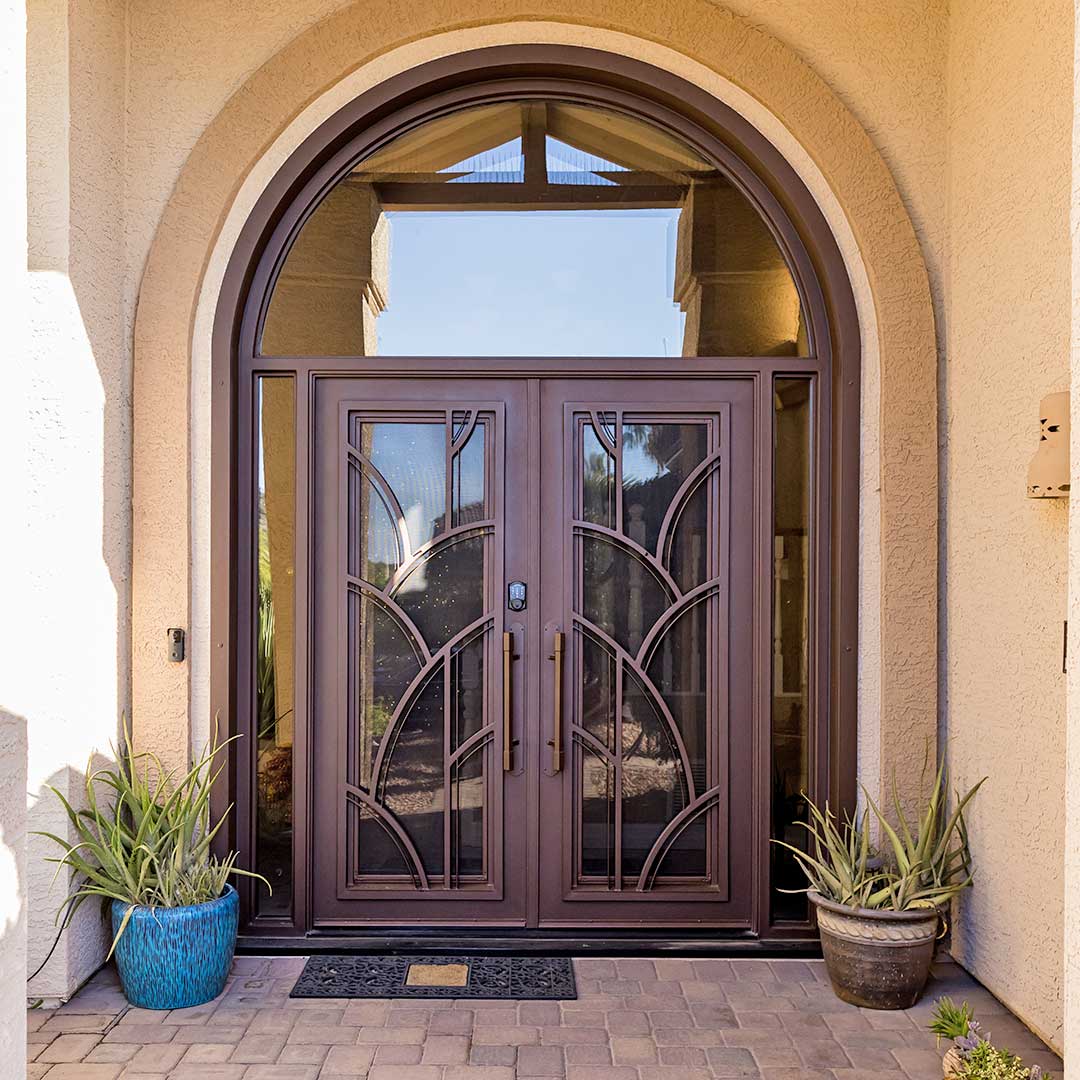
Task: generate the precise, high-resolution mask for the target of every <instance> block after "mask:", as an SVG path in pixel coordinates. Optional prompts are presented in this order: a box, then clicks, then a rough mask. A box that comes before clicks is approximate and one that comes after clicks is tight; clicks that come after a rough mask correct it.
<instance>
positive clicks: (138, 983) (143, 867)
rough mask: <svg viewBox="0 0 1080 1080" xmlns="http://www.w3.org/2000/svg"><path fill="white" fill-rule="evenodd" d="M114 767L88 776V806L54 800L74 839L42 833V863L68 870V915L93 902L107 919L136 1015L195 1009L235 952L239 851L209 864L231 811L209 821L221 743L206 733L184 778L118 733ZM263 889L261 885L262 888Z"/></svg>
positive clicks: (216, 986) (220, 983) (215, 987)
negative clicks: (52, 846)
mask: <svg viewBox="0 0 1080 1080" xmlns="http://www.w3.org/2000/svg"><path fill="white" fill-rule="evenodd" d="M124 734H125V739H124V743H123V747H122V749H121V751H120V752H118V753H117V752H115V751H114V756H115V757H116V764H115V765H110V766H108V767H106V768H102V769H91V770H88V772H87V777H86V808H85V809H81V810H76V809H75V808H74V807H73V806H72V805H71V803H70V802H69V801H68V800H67V799H66V798H65V797H64V795H63V794H62V793H61V792H59V791H57V790H56V788H53V789H52V791H53V793H54V794H55V795H56V797H57V798H58V799H60V801H61V802H62V803H63V805H64V810H65V811H66V812H67V815H68V819H69V821H70V823H71V829H72V832H73V833H74V836H75V842H74V843H70V842H68V841H67V840H64V839H62V838H61V837H59V836H55V835H54V834H52V833H43V834H41V835H43V836H47V837H48V838H49V839H50V840H53V841H55V842H56V843H57V844H59V845H60V846H61V847H62V848H63V854H62V855H60V856H58V857H57V858H54V859H50V860H49V861H50V862H55V863H57V864H59V865H58V867H57V873H58V874H59V873H60V872H61V870H63V869H64V868H65V867H66V868H68V869H70V870H71V871H73V873H74V878H73V888H72V892H71V894H70V896H69V897H68V905H69V906H70V912H69V918H70V915H71V914H73V913H74V912H75V910H76V909H77V908H78V907H79V906H80V905H81V904H82V903H84V902H85V901H86V900H89V899H91V898H93V897H97V898H100V899H101V901H102V903H103V905H104V906H105V908H106V913H107V914H108V915H110V916H111V924H112V933H113V940H112V947H111V948H110V950H109V956H110V957H112V956H113V955H115V957H116V966H117V969H118V970H119V973H120V981H121V983H122V985H123V987H124V995H125V996H126V997H127V999H128V1001H129V1002H131V1004H132V1005H136V1006H139V1007H140V1008H144V1009H180V1008H187V1007H189V1006H192V1005H201V1004H203V1003H204V1002H206V1001H210V1000H211V999H212V998H215V997H217V995H218V994H220V993H221V991H222V990H223V989H224V988H225V981H226V979H227V978H228V975H229V969H230V967H231V965H232V958H233V951H234V949H235V946H236V930H237V922H238V915H239V897H238V896H237V894H236V890H235V889H234V888H233V887H232V885H230V884H229V878H230V877H232V876H233V875H244V876H246V877H253V878H258V879H259V880H261V881H263V882H264V883H265V878H262V877H261V875H258V874H252V873H250V872H249V871H247V870H241V869H240V868H239V867H238V866H237V865H236V859H237V856H236V854H235V853H232V854H229V855H228V856H226V857H225V858H219V857H217V856H216V855H214V854H212V853H211V850H210V848H211V845H212V843H213V840H214V837H215V836H216V835H217V833H218V831H219V830H220V829H221V826H222V825H223V824H224V822H225V818H226V817H227V815H228V813H229V810H231V809H232V808H231V807H229V809H228V810H226V811H225V814H223V815H222V817H221V818H220V820H218V821H217V822H216V823H212V822H211V814H210V791H211V788H212V787H213V784H214V781H215V780H216V779H217V777H218V775H219V773H220V772H221V769H222V768H224V764H223V763H222V764H217V759H218V757H219V755H220V754H221V752H222V750H224V748H225V746H227V745H228V742H230V741H231V740H226V741H225V742H221V743H219V742H218V739H217V735H216V732H215V734H214V737H213V738H212V739H211V742H210V745H209V746H208V747H207V749H206V751H205V752H204V753H203V755H202V756H201V757H200V758H198V760H196V761H195V762H194V763H193V764H192V766H191V768H190V769H189V770H188V771H187V772H186V773H180V772H179V771H172V772H169V771H167V770H165V769H164V768H163V766H162V763H161V761H160V760H159V759H158V758H157V757H156V756H155V755H154V754H151V753H146V752H136V751H135V750H134V749H133V748H132V745H131V736H130V732H129V731H127V730H126V729H125V732H124ZM268 887H269V886H268Z"/></svg>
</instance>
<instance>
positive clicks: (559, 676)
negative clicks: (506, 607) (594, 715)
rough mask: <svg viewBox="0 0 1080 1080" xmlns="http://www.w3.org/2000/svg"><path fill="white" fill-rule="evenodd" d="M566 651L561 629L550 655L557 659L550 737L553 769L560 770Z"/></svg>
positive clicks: (557, 632) (549, 744)
mask: <svg viewBox="0 0 1080 1080" xmlns="http://www.w3.org/2000/svg"><path fill="white" fill-rule="evenodd" d="M565 651H566V635H565V634H564V633H563V632H562V631H561V630H556V631H555V651H554V652H553V653H552V654H551V655H550V656H549V657H548V659H549V660H554V661H555V676H554V678H555V681H554V683H553V685H552V690H553V698H554V707H553V709H552V717H551V721H552V729H551V730H552V735H553V736H554V737H553V738H551V739H548V746H550V747H551V771H552V772H553V773H557V772H560V771H561V770H562V766H563V751H562V683H563V670H562V669H563V654H564V653H565Z"/></svg>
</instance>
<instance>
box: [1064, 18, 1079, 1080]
mask: <svg viewBox="0 0 1080 1080" xmlns="http://www.w3.org/2000/svg"><path fill="white" fill-rule="evenodd" d="M1075 18H1076V22H1075V23H1074V27H1073V30H1074V33H1073V53H1072V55H1073V75H1072V92H1073V112H1072V184H1071V188H1070V193H1069V194H1070V210H1071V213H1070V220H1069V224H1070V234H1071V235H1070V240H1071V244H1070V253H1071V270H1072V273H1071V282H1070V284H1071V293H1070V300H1071V303H1070V306H1069V307H1070V315H1071V325H1070V350H1069V354H1070V360H1071V362H1070V378H1069V389H1070V391H1071V401H1072V448H1071V450H1072V455H1071V457H1072V461H1080V431H1078V430H1077V425H1078V424H1080V6H1077V10H1076V16H1075ZM1068 614H1069V653H1070V655H1071V656H1073V657H1076V656H1078V655H1080V652H1078V650H1080V504H1078V503H1077V501H1076V500H1070V507H1069V608H1068ZM1066 697H1067V709H1066V726H1067V732H1066V753H1065V759H1066V764H1065V778H1064V800H1065V850H1064V859H1063V861H1064V874H1065V948H1064V961H1065V964H1064V967H1065V972H1064V978H1065V986H1064V991H1065V992H1064V1014H1065V1015H1064V1031H1063V1039H1062V1043H1063V1048H1064V1051H1065V1053H1066V1054H1067V1055H1069V1059H1070V1062H1071V1063H1073V1064H1072V1069H1073V1070H1075V1068H1076V1066H1075V1062H1076V1061H1077V1058H1078V1048H1080V664H1077V663H1075V662H1073V663H1072V664H1070V665H1069V673H1068V677H1067V695H1066ZM1069 1075H1070V1077H1071V1076H1072V1075H1073V1073H1070V1074H1069Z"/></svg>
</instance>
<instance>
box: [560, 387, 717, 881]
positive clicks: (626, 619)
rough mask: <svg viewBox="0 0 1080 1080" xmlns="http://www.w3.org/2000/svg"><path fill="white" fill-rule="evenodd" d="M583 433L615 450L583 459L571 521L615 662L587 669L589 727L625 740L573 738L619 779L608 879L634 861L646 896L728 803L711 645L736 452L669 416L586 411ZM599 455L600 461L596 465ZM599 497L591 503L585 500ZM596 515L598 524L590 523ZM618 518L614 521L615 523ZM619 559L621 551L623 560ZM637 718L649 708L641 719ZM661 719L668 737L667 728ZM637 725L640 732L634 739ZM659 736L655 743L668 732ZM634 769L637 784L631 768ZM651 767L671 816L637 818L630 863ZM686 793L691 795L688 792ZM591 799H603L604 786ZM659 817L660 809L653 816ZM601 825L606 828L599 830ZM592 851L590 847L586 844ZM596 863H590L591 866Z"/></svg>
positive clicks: (579, 729)
mask: <svg viewBox="0 0 1080 1080" xmlns="http://www.w3.org/2000/svg"><path fill="white" fill-rule="evenodd" d="M577 430H578V431H579V432H582V433H585V432H591V435H595V443H593V442H591V440H590V442H589V443H587V445H590V446H593V447H595V446H596V444H597V443H598V444H599V447H601V448H602V450H591V451H590V454H591V455H592V456H588V455H587V456H586V457H585V459H584V467H585V469H586V472H585V473H583V474H582V478H583V479H582V481H581V483H582V485H583V486H582V488H581V494H580V496H579V499H578V503H577V513H576V514H575V518H574V520H573V521H572V522H571V523H570V530H571V532H572V534H573V536H574V538H575V545H574V550H575V551H576V553H577V556H576V558H577V571H576V573H577V575H578V576H577V578H576V580H575V586H574V596H575V603H574V612H573V623H574V626H575V628H576V630H577V631H578V633H579V634H580V635H582V639H583V640H588V641H589V642H591V643H592V644H593V645H594V646H596V647H597V648H599V649H600V650H601V653H602V655H604V656H606V657H607V658H608V661H607V662H608V663H609V664H610V668H605V667H603V666H602V667H601V668H600V669H599V672H600V674H599V675H597V672H596V671H592V672H588V671H586V670H585V668H584V667H582V668H581V669H580V670H582V674H583V677H589V678H593V679H595V684H594V685H592V686H591V688H590V690H589V693H590V694H591V695H592V697H593V700H594V705H593V706H592V708H593V713H592V715H593V717H594V718H593V720H592V721H590V726H592V727H593V728H596V724H597V719H596V717H597V716H601V717H607V720H602V721H600V722H601V723H602V724H603V723H606V724H607V725H608V727H609V729H610V727H611V726H612V725H613V726H614V732H613V734H609V736H608V741H607V743H606V744H605V742H604V741H603V739H602V738H601V737H600V732H599V731H596V730H594V731H590V730H587V728H586V726H585V725H586V720H585V718H584V716H583V715H580V714H579V715H576V716H575V717H574V721H573V725H572V730H571V734H572V740H573V742H574V743H575V744H576V745H577V746H579V747H580V750H579V753H584V752H586V751H587V752H588V754H590V755H592V756H594V757H595V759H596V762H597V764H598V765H599V764H600V763H602V764H603V767H604V768H606V769H608V770H610V777H609V780H607V781H605V785H606V790H607V791H608V792H609V794H608V795H607V798H608V799H609V800H611V806H612V809H611V810H610V811H609V813H608V815H607V824H606V826H605V825H603V824H602V819H603V815H602V811H600V810H596V811H595V812H594V813H595V814H600V815H601V817H600V819H597V818H596V817H595V816H594V817H593V818H592V819H590V820H591V825H590V827H591V828H592V829H593V830H594V832H595V830H596V829H597V828H606V830H607V836H608V839H607V840H606V841H604V843H606V844H607V845H608V846H609V848H610V849H611V851H612V852H613V856H612V857H613V859H614V871H613V872H612V871H610V870H609V874H608V878H609V884H608V887H609V888H612V889H615V890H620V889H622V888H623V868H624V866H625V867H626V869H627V871H628V873H629V878H628V882H627V884H628V886H629V883H630V882H633V885H632V886H629V887H632V888H633V889H634V891H636V892H645V891H649V890H651V889H652V888H653V887H654V886H655V885H656V883H657V880H658V879H661V880H662V879H663V875H662V874H661V867H662V865H663V864H664V862H665V859H666V857H667V855H668V854H669V853H670V852H671V851H672V848H673V847H674V846H675V845H676V844H677V843H678V842H679V839H680V837H683V836H684V834H685V832H686V830H687V829H688V828H689V827H690V826H691V825H692V824H693V823H694V822H696V821H698V820H699V819H700V818H701V817H702V816H703V815H706V814H709V813H710V811H712V810H713V809H714V808H715V807H716V806H717V805H718V803H719V800H720V799H721V798H722V797H723V795H724V786H723V784H722V782H721V780H720V778H719V777H718V776H716V775H715V769H716V765H715V760H716V758H717V754H716V750H715V749H712V750H708V749H706V746H709V745H712V744H711V742H710V740H714V739H715V737H716V736H715V729H716V708H717V705H716V703H715V697H716V694H715V688H716V677H715V674H712V667H713V663H714V662H713V661H712V660H711V658H710V653H709V650H710V649H711V648H713V647H714V646H713V645H712V644H710V643H713V642H715V631H714V630H710V629H709V627H715V625H716V622H715V619H716V610H717V609H716V607H715V605H713V603H712V601H714V599H715V598H716V597H717V596H719V595H720V593H721V590H722V589H723V588H724V577H723V573H722V570H721V567H720V561H719V560H720V551H719V541H718V535H719V518H720V512H719V510H718V507H719V506H720V502H719V500H718V498H717V496H718V494H719V491H720V485H719V481H718V477H719V475H720V465H721V462H722V460H723V454H724V451H723V449H722V447H721V446H720V445H719V442H720V428H719V424H717V423H716V422H715V421H714V420H712V419H709V418H700V417H699V418H694V417H687V418H685V419H684V418H679V419H677V420H675V419H672V418H671V417H660V418H657V419H656V420H655V421H653V420H650V419H642V418H641V417H639V416H637V415H635V416H634V417H633V418H632V420H630V421H629V422H627V420H626V417H625V416H624V414H623V411H622V410H619V411H618V412H617V413H605V412H603V411H602V410H601V409H599V408H592V409H589V410H587V411H586V412H584V413H583V414H579V426H578V428H577ZM583 437H584V436H583ZM687 439H688V440H689V443H688V442H687V441H686V440H687ZM597 453H599V454H600V455H601V456H600V457H597V456H596V454H597ZM631 453H632V454H634V455H635V458H634V463H633V467H634V468H635V469H636V470H637V471H636V473H635V474H634V478H633V480H632V481H630V482H627V480H626V479H625V478H624V471H625V470H626V469H627V468H629V466H627V465H626V460H627V457H628V455H629V454H631ZM605 454H606V455H607V461H606V462H605V460H604V458H603V455H605ZM579 460H582V459H581V458H579ZM591 478H595V479H591ZM590 483H591V484H592V487H589V485H590ZM706 485H709V486H708V487H706ZM587 489H588V490H589V492H590V495H589V496H588V498H589V500H590V501H586V499H587V496H586V494H585V492H586V490H587ZM699 493H700V495H701V497H702V498H704V499H706V500H708V501H706V502H705V503H703V504H699V508H700V507H701V506H703V507H705V508H706V509H707V510H708V513H704V512H703V511H700V512H701V516H700V517H694V518H693V519H691V520H692V521H693V522H694V524H693V530H694V532H695V535H694V536H693V537H691V536H690V529H688V528H683V523H684V522H686V521H688V515H687V509H688V507H689V506H690V505H691V502H692V500H693V499H694V498H695V496H697V495H699ZM597 499H599V500H600V501H599V503H597V501H596V500H597ZM631 500H632V501H631ZM585 514H587V515H588V516H589V517H590V518H591V519H592V520H584V519H583V515H585ZM605 521H606V524H605V523H602V522H605ZM631 533H633V535H631ZM596 542H599V543H602V544H606V545H609V546H610V548H611V549H612V551H613V554H612V557H611V558H612V561H607V560H606V557H605V556H600V557H599V561H598V559H597V556H595V555H590V554H589V549H588V548H587V547H586V545H587V544H588V543H596ZM647 544H648V545H649V546H646V545H647ZM593 550H594V551H595V550H597V549H593ZM687 550H693V552H694V559H695V560H696V561H694V562H693V563H687V561H686V551H687ZM614 551H617V552H619V553H620V554H619V555H618V556H615V555H614ZM679 552H681V554H677V553H679ZM677 557H679V558H681V559H682V562H681V564H680V569H679V570H678V571H677V570H676V568H675V565H674V564H675V561H676V558H677ZM618 560H622V561H621V562H620V561H618ZM653 583H655V584H653ZM598 590H600V591H601V592H602V593H603V599H602V600H601V599H597V596H598V595H600V593H599V592H598ZM605 590H606V591H605ZM702 604H707V605H709V607H708V608H707V610H706V611H705V612H704V614H703V616H701V618H695V620H694V622H693V625H688V624H687V623H686V622H685V621H684V619H683V617H684V616H686V615H688V613H690V612H692V611H693V610H694V609H696V608H698V606H699V605H702ZM594 613H599V614H594ZM590 614H592V617H590ZM601 616H603V617H601ZM601 622H602V623H604V625H600V623H601ZM673 635H674V636H673ZM619 639H623V640H619ZM691 639H692V641H693V647H692V648H690V649H689V650H688V648H687V641H689V640H691ZM688 651H689V653H691V654H692V655H688ZM584 655H585V654H584V652H582V656H583V657H584ZM596 655H600V654H596ZM581 663H582V664H583V665H584V664H585V663H586V661H585V660H584V659H583V660H582V661H581ZM594 663H595V662H594ZM680 665H681V668H682V670H683V674H682V676H681V678H682V679H683V682H684V683H685V680H686V678H687V676H686V675H685V671H686V670H691V669H692V670H694V671H696V672H700V671H706V672H707V674H706V675H705V676H704V679H705V683H706V686H705V689H704V690H703V691H702V693H703V694H704V696H705V699H706V700H705V703H704V704H703V705H701V706H700V709H699V711H700V710H701V709H703V710H704V712H705V721H704V726H703V727H702V726H701V725H700V724H699V725H698V728H693V730H692V732H690V731H686V730H683V727H682V724H685V723H688V722H690V723H691V724H692V722H693V718H694V717H695V716H696V715H697V713H695V711H694V709H688V708H687V707H686V705H685V701H684V700H683V701H680V700H679V699H680V692H681V693H682V696H683V697H684V698H685V685H683V686H681V687H679V686H675V685H673V683H672V681H671V680H672V678H675V679H676V680H677V678H678V677H680V676H673V675H672V669H679V668H680ZM665 671H666V672H667V674H666V675H665ZM631 695H636V697H634V698H632V697H631ZM598 696H599V697H601V698H604V701H605V703H604V704H603V705H602V706H596V705H595V700H596V699H597V697H598ZM633 701H636V702H637V704H636V705H635V704H633V703H632V702H633ZM676 705H678V708H676ZM597 708H599V713H597V712H596V709H597ZM635 709H636V710H637V711H639V712H641V711H642V710H644V712H641V715H639V716H636V717H635V716H634V711H635ZM650 709H651V711H652V713H653V714H654V715H655V718H656V719H655V721H653V720H647V717H646V715H645V714H646V713H647V712H648V711H649V710H650ZM688 717H689V718H690V720H689V721H688ZM656 723H658V724H659V729H657V728H656V727H655V726H654V725H655V724H656ZM625 724H633V725H634V726H633V727H632V728H631V729H630V730H629V732H627V733H625V734H624V731H625V728H624V725H625ZM650 725H653V726H651V727H650ZM647 729H648V730H652V731H654V732H655V731H657V730H662V731H663V732H664V735H665V736H666V738H667V740H668V743H669V744H670V747H671V748H672V751H673V757H674V770H673V772H672V771H670V767H669V766H666V765H662V764H661V763H662V761H663V756H662V755H661V757H658V756H657V751H656V749H655V748H654V749H653V750H652V751H651V753H648V754H646V755H645V756H644V757H642V756H640V748H641V746H642V744H643V741H647V736H646V734H645V732H646V730H647ZM691 734H692V736H693V737H692V738H691ZM652 738H653V739H654V740H655V738H656V736H655V735H654V736H652ZM664 753H665V754H666V751H664ZM635 759H636V760H637V762H638V764H637V765H636V766H635V765H634V764H633V763H634V762H635ZM581 760H582V761H584V759H581ZM635 767H636V768H637V777H636V778H635V777H634V775H633V772H632V769H633V768H635ZM641 768H645V770H646V772H647V774H648V775H647V778H646V786H649V789H650V791H652V795H651V796H650V798H653V799H654V800H656V799H660V797H661V794H662V793H660V792H659V791H656V790H653V789H655V788H657V787H658V786H662V785H665V784H671V785H672V787H671V789H670V790H669V791H668V792H667V795H666V803H667V806H668V807H669V809H668V811H667V812H668V813H669V814H670V817H669V818H668V819H667V820H666V821H664V820H663V818H661V819H659V820H658V819H656V817H655V816H652V817H648V821H649V824H648V825H645V824H644V823H643V822H644V819H643V818H641V816H640V815H639V816H638V818H637V821H638V824H637V832H636V835H635V836H634V838H633V841H632V845H631V846H632V848H633V851H634V855H633V860H632V861H631V859H630V856H629V855H628V854H627V852H628V851H629V850H630V848H625V850H624V847H625V844H626V843H627V842H626V841H625V840H624V836H625V835H626V828H627V827H626V818H627V815H628V810H627V807H626V804H625V800H627V799H631V800H632V799H633V798H634V797H635V795H634V794H631V791H632V790H633V789H634V788H635V784H636V785H637V789H638V790H640V787H641V783H642V776H641ZM665 770H668V771H665ZM665 776H667V777H668V778H667V779H665ZM583 784H584V781H583V780H581V781H580V782H579V785H578V789H579V791H580V798H581V799H584V798H585V794H584V792H585V788H584V786H582V785H583ZM676 784H677V785H679V786H680V787H681V789H682V790H677V789H676V788H675V786H674V785H676ZM591 797H592V798H597V797H599V796H597V795H596V794H595V789H594V794H593V795H592V796H591ZM636 797H638V798H640V797H641V796H640V795H637V796H636ZM661 801H663V800H661ZM576 812H577V813H578V814H581V815H584V813H585V808H584V803H581V804H579V805H578V807H577V811H576ZM655 812H656V807H655V805H654V806H653V810H652V813H653V814H654V815H655ZM583 820H584V819H583ZM597 820H600V821H601V824H600V825H597ZM597 842H598V843H599V841H597ZM705 842H706V843H708V842H709V841H705ZM584 843H585V841H584V840H583V841H582V844H583V846H584ZM597 850H599V849H597ZM584 857H585V856H584V854H583V853H582V854H580V858H581V859H584ZM684 861H685V860H684ZM708 864H709V859H708V857H707V854H706V852H705V851H702V852H701V859H700V865H701V871H702V880H704V878H705V877H707V876H708V873H709V871H708V870H707V865H708ZM583 865H584V864H583V862H580V861H579V863H578V873H579V874H583V873H584V871H583V869H582V867H583ZM677 876H678V874H677ZM682 876H683V877H685V876H686V875H682ZM691 876H695V875H691ZM586 877H588V876H587V875H586Z"/></svg>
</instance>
